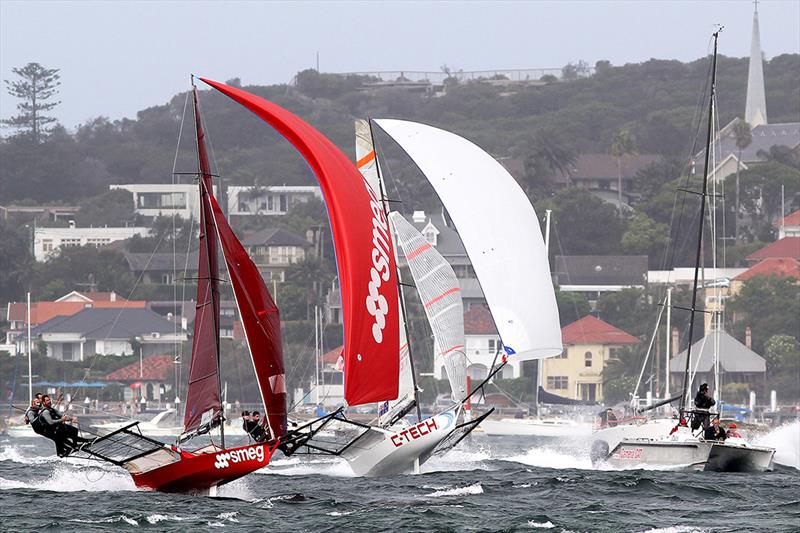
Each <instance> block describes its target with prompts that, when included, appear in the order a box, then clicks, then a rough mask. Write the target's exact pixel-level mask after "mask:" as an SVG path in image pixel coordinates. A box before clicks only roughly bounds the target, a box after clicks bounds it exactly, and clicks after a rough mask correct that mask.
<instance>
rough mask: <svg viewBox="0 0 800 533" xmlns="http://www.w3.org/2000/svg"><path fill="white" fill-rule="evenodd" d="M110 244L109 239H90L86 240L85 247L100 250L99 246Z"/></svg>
mask: <svg viewBox="0 0 800 533" xmlns="http://www.w3.org/2000/svg"><path fill="white" fill-rule="evenodd" d="M110 242H111V239H107V238H102V237H92V238H89V239H86V245H87V246H94V247H95V248H100V247H101V246H105V245H106V244H109V243H110Z"/></svg>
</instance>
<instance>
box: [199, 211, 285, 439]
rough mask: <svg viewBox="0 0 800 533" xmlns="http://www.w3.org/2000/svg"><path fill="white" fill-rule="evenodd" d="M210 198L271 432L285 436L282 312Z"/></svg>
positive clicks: (275, 435)
mask: <svg viewBox="0 0 800 533" xmlns="http://www.w3.org/2000/svg"><path fill="white" fill-rule="evenodd" d="M210 200H211V208H212V210H213V212H214V221H215V222H216V226H217V232H218V234H219V240H220V242H221V243H222V253H223V255H224V257H225V263H226V264H227V265H228V274H229V275H230V278H231V285H233V293H234V295H235V297H236V305H237V307H238V308H239V316H240V317H241V319H242V325H243V326H244V333H245V336H246V337H247V347H248V349H249V350H250V357H251V358H252V360H253V368H254V369H255V372H256V378H258V388H259V390H260V391H261V399H262V400H263V402H264V408H265V409H266V410H267V416H266V419H267V422H268V424H269V428H270V431H271V432H272V435H271V436H272V437H273V438H275V437H282V436H283V435H285V434H286V375H285V371H284V368H283V347H282V345H281V317H280V313H279V312H278V307H277V306H276V305H275V301H274V300H273V299H272V296H271V295H270V293H269V290H267V286H266V285H265V284H264V278H262V277H261V273H260V272H259V271H258V267H257V266H256V265H255V263H253V260H252V259H250V256H249V255H248V254H247V250H245V249H244V247H243V246H242V244H241V243H240V242H239V239H237V238H236V235H235V234H234V233H233V230H232V229H231V227H230V226H229V225H228V221H227V220H225V215H223V214H222V209H220V207H219V204H217V200H216V199H215V198H214V196H213V195H211V196H210Z"/></svg>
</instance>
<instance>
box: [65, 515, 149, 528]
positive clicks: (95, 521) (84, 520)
mask: <svg viewBox="0 0 800 533" xmlns="http://www.w3.org/2000/svg"><path fill="white" fill-rule="evenodd" d="M68 522H77V523H80V524H113V523H115V522H125V523H126V524H129V525H131V526H138V525H139V521H138V520H135V519H133V518H131V517H130V516H126V515H124V514H119V515H113V516H106V517H103V518H70V519H69V520H68Z"/></svg>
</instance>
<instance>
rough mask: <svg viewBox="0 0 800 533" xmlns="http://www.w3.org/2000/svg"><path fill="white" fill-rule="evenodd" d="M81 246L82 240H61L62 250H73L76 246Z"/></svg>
mask: <svg viewBox="0 0 800 533" xmlns="http://www.w3.org/2000/svg"><path fill="white" fill-rule="evenodd" d="M80 245H81V240H80V239H61V246H62V248H73V247H75V246H80Z"/></svg>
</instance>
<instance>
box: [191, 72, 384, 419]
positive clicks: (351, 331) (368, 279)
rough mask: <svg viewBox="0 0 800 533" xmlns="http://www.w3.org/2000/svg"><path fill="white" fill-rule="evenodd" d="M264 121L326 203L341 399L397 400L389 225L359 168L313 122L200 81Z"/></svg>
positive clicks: (236, 91) (238, 91)
mask: <svg viewBox="0 0 800 533" xmlns="http://www.w3.org/2000/svg"><path fill="white" fill-rule="evenodd" d="M201 79H202V80H203V81H204V82H205V83H207V84H209V85H211V86H212V87H214V88H215V89H217V90H218V91H220V92H222V93H223V94H226V95H227V96H229V97H231V98H232V99H233V100H235V101H236V102H238V103H240V104H242V105H243V106H245V107H246V108H247V109H249V110H250V111H252V112H253V113H255V114H256V115H258V116H259V117H261V118H262V119H263V120H264V121H266V122H267V123H269V124H270V125H271V126H272V127H273V128H275V129H276V130H277V131H278V132H279V133H280V134H281V135H283V136H284V137H285V138H286V139H287V140H289V142H291V143H292V144H293V145H294V147H295V148H296V149H297V150H298V151H299V152H300V154H301V155H302V156H303V158H304V159H305V160H306V161H307V162H308V164H309V166H310V167H311V169H312V170H313V171H314V174H315V175H316V177H317V179H318V180H319V183H320V186H321V188H322V194H323V196H324V197H325V202H326V205H327V207H328V216H329V217H330V220H331V227H332V230H333V240H334V245H335V248H336V261H337V267H338V270H339V284H340V286H341V294H342V311H343V317H344V339H345V341H344V356H345V368H344V375H345V393H344V395H345V400H346V401H347V403H348V404H350V405H359V404H364V403H370V402H379V401H385V400H393V399H395V398H397V390H398V376H399V371H400V369H399V366H400V365H399V358H398V357H397V354H398V352H399V350H400V335H399V324H400V320H399V318H398V316H399V315H398V313H399V309H398V304H397V294H398V286H397V271H396V267H395V261H394V249H393V244H392V239H391V236H390V234H389V223H388V221H387V220H386V216H385V214H384V212H383V208H382V207H381V203H380V200H379V199H378V198H377V196H376V195H375V192H374V191H373V190H372V188H371V187H370V186H369V184H368V183H367V182H366V181H365V180H364V178H363V176H361V173H360V172H359V171H358V169H357V168H356V167H355V165H354V164H353V162H352V161H350V160H349V159H348V158H347V156H346V155H344V154H343V153H342V151H341V150H339V148H337V147H336V145H334V144H333V143H332V142H331V141H330V140H329V139H328V138H327V137H325V136H324V135H322V134H321V133H320V132H319V131H317V130H316V129H315V128H314V127H312V126H311V125H309V124H308V123H306V122H305V121H303V120H302V119H300V118H299V117H297V116H296V115H294V114H292V113H290V112H289V111H287V110H285V109H283V108H282V107H280V106H277V105H275V104H273V103H272V102H269V101H267V100H265V99H263V98H261V97H259V96H255V95H253V94H250V93H248V92H246V91H243V90H241V89H237V88H235V87H229V86H228V85H225V84H222V83H218V82H216V81H211V80H207V79H205V78H201Z"/></svg>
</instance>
